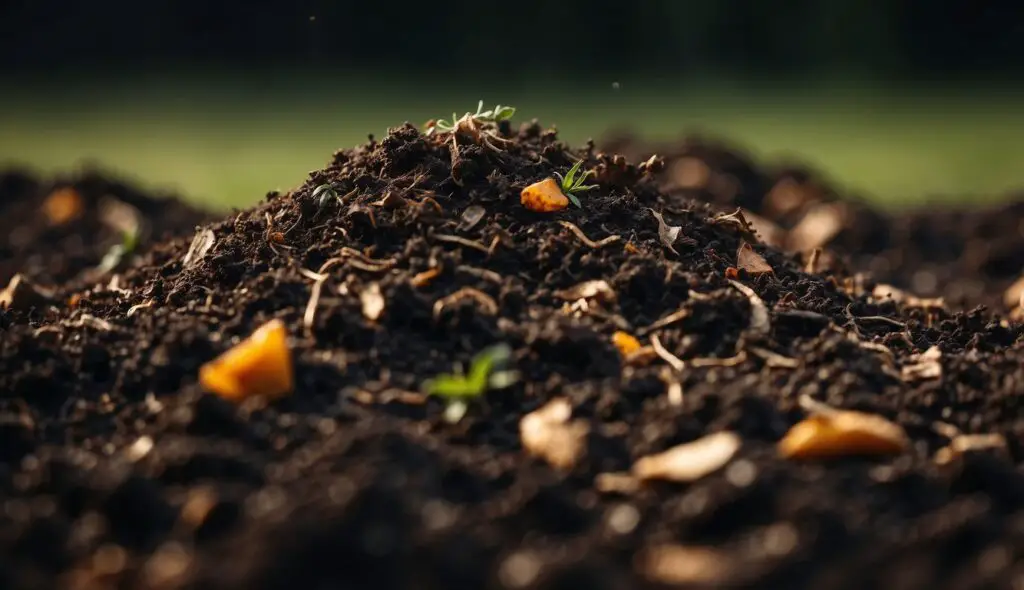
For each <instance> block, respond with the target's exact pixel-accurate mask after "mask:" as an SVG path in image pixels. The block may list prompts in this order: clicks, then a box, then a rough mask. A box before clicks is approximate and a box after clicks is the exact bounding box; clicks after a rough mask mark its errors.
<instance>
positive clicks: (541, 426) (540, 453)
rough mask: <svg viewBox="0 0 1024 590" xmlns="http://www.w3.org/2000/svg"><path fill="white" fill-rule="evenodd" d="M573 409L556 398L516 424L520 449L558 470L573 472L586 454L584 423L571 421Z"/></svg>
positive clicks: (585, 427)
mask: <svg viewBox="0 0 1024 590" xmlns="http://www.w3.org/2000/svg"><path fill="white" fill-rule="evenodd" d="M571 416H572V405H570V404H569V401H568V400H566V399H564V398H556V399H553V400H551V401H550V402H548V403H547V404H545V405H544V406H542V407H541V408H539V409H537V410H535V411H533V412H531V413H529V414H527V415H525V416H523V418H522V420H520V421H519V436H520V438H521V439H522V442H523V448H525V449H526V451H527V452H528V453H530V454H531V455H533V456H535V457H539V458H541V459H543V460H544V461H547V462H548V463H550V464H551V465H552V466H553V467H555V468H557V469H563V470H568V469H572V467H573V465H575V464H576V463H577V462H578V461H579V460H580V458H581V457H582V456H583V454H584V453H585V452H586V437H587V432H588V431H589V427H588V426H587V424H586V422H583V421H579V420H577V421H570V420H569V418H570V417H571Z"/></svg>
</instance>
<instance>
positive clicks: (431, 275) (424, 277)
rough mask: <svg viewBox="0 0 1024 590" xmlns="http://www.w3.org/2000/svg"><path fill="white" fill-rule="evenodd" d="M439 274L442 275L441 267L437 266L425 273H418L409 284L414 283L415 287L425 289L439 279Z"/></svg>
mask: <svg viewBox="0 0 1024 590" xmlns="http://www.w3.org/2000/svg"><path fill="white" fill-rule="evenodd" d="M439 274H441V267H440V266H435V267H433V268H428V269H427V270H425V271H423V272H420V273H416V275H415V276H413V277H412V279H411V280H410V281H409V282H410V283H412V286H413V287H425V286H427V285H428V284H429V283H430V281H432V280H434V279H435V278H437V275H439Z"/></svg>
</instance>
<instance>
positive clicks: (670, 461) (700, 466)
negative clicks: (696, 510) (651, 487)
mask: <svg viewBox="0 0 1024 590" xmlns="http://www.w3.org/2000/svg"><path fill="white" fill-rule="evenodd" d="M742 444H743V441H742V439H740V437H739V435H738V434H736V433H734V432H716V433H714V434H709V435H707V436H705V437H703V438H700V439H697V440H695V441H693V442H688V443H685V444H681V445H678V446H675V447H672V448H671V449H669V450H667V451H664V452H662V453H658V454H656V455H649V456H647V457H643V458H641V459H639V460H638V461H637V462H636V463H634V464H633V475H635V476H636V477H637V478H639V479H641V480H645V481H646V480H654V479H657V480H666V481H675V482H683V483H686V482H692V481H697V480H698V479H701V478H702V477H705V476H707V475H710V474H712V473H714V472H715V471H718V470H719V469H721V468H722V467H725V465H726V464H727V463H728V462H729V461H730V460H732V458H733V457H734V456H735V455H736V453H737V452H738V451H739V450H740V446H742Z"/></svg>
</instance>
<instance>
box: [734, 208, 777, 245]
mask: <svg viewBox="0 0 1024 590" xmlns="http://www.w3.org/2000/svg"><path fill="white" fill-rule="evenodd" d="M743 214H744V215H745V216H746V218H747V223H748V224H749V225H750V229H752V230H753V231H754V233H756V234H757V237H758V238H760V240H761V242H762V243H763V244H765V245H768V246H771V247H772V248H780V249H781V248H782V247H783V246H784V245H785V243H786V230H784V229H782V228H781V227H779V226H778V225H776V224H775V222H773V221H771V220H769V219H768V218H766V217H761V216H760V215H756V214H754V213H751V212H750V211H743Z"/></svg>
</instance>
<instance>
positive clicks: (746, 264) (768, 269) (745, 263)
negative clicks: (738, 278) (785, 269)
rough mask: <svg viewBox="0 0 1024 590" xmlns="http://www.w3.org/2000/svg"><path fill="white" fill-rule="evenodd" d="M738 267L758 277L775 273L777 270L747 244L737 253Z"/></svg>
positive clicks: (743, 243) (741, 245) (744, 243)
mask: <svg viewBox="0 0 1024 590" xmlns="http://www.w3.org/2000/svg"><path fill="white" fill-rule="evenodd" d="M736 266H737V267H738V268H739V269H740V270H744V271H746V272H747V274H750V275H753V276H757V275H763V274H769V273H774V272H775V270H774V269H773V268H772V266H771V265H770V264H768V261H767V260H765V259H764V256H761V255H760V254H758V253H757V251H755V250H754V248H753V247H752V246H751V245H750V244H748V243H746V242H742V243H741V244H740V247H739V250H737V251H736Z"/></svg>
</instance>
